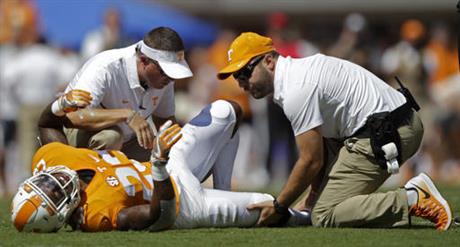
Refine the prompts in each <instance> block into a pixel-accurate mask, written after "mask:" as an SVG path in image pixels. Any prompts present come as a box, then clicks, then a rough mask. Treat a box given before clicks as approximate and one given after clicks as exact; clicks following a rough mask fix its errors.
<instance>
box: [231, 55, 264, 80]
mask: <svg viewBox="0 0 460 247" xmlns="http://www.w3.org/2000/svg"><path fill="white" fill-rule="evenodd" d="M264 57H265V56H260V57H258V58H256V59H254V60H253V61H251V62H249V63H248V65H246V66H245V67H243V68H242V69H240V70H238V71H237V72H235V73H233V78H235V79H236V80H242V81H244V80H249V78H251V76H252V72H253V71H254V69H255V67H256V66H257V64H259V63H260V61H262V59H263V58H264Z"/></svg>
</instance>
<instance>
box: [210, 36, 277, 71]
mask: <svg viewBox="0 0 460 247" xmlns="http://www.w3.org/2000/svg"><path fill="white" fill-rule="evenodd" d="M274 50H275V48H274V47H273V41H272V39H270V38H269V37H265V36H262V35H259V34H257V33H253V32H247V33H242V34H241V35H240V36H238V37H237V38H236V39H235V40H234V41H233V42H232V44H231V45H230V49H229V50H228V54H227V55H228V65H227V66H226V67H225V68H223V69H221V70H220V71H219V73H218V74H217V78H219V79H221V80H223V79H225V78H227V77H229V76H230V75H231V74H232V73H234V72H236V71H238V70H240V69H241V68H243V67H244V66H246V64H247V63H248V62H249V61H251V59H252V58H254V57H256V56H259V55H262V54H265V53H267V52H270V51H274Z"/></svg>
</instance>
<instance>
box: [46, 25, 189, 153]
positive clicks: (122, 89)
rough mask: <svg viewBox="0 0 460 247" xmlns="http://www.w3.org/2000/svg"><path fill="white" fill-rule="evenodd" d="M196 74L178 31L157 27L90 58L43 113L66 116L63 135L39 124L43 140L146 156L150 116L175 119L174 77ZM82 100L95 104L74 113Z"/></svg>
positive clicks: (151, 136) (157, 122)
mask: <svg viewBox="0 0 460 247" xmlns="http://www.w3.org/2000/svg"><path fill="white" fill-rule="evenodd" d="M192 75H193V74H192V71H191V70H190V68H189V66H188V64H187V62H186V61H185V57H184V45H183V42H182V39H181V38H180V36H179V35H178V34H177V32H175V31H174V30H172V29H171V28H167V27H159V28H155V29H153V30H151V31H150V32H149V33H147V34H146V35H145V36H144V38H143V40H141V41H139V42H138V43H136V44H134V45H131V46H129V47H126V48H121V49H114V50H108V51H104V52H101V53H99V54H97V55H96V56H94V57H92V58H91V59H89V60H88V61H87V62H86V63H85V64H84V65H83V67H82V68H81V69H80V71H78V73H77V74H76V75H75V77H74V78H73V80H72V81H71V82H70V83H69V84H68V86H67V88H66V90H65V93H64V94H63V95H62V96H60V97H59V98H58V99H57V100H56V101H54V102H53V103H51V104H50V106H49V107H47V108H46V109H45V110H44V112H43V113H42V118H46V119H49V118H61V117H64V118H67V120H68V121H66V122H67V124H66V125H65V127H66V128H65V130H64V133H65V136H64V135H63V134H62V132H59V133H58V132H56V131H55V130H54V129H50V128H47V127H46V126H39V127H40V139H41V142H42V144H46V143H49V142H52V141H60V142H63V143H68V144H70V145H72V146H75V147H87V148H91V149H121V150H122V151H123V152H124V153H126V154H127V155H128V156H130V157H132V158H134V159H137V160H140V161H147V160H148V159H149V155H150V151H149V150H151V148H152V147H153V140H154V133H153V131H152V128H151V127H150V126H149V124H148V122H147V120H148V119H149V118H151V120H152V122H153V123H154V125H155V127H157V128H158V127H159V126H161V125H162V124H163V123H164V122H165V121H167V120H172V121H173V122H174V121H175V118H174V114H175V105H174V80H175V79H182V78H187V77H191V76H192ZM88 92H89V94H88ZM79 99H90V100H91V105H90V106H89V107H86V108H85V109H81V110H78V111H75V112H72V109H75V108H81V107H82V106H80V105H79V103H78V102H79Z"/></svg>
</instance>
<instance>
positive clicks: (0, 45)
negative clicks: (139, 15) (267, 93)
mask: <svg viewBox="0 0 460 247" xmlns="http://www.w3.org/2000/svg"><path fill="white" fill-rule="evenodd" d="M41 18H42V17H41V16H40V13H39V12H38V11H37V9H36V7H35V5H34V2H33V1H29V0H0V101H1V103H0V123H1V125H0V128H1V129H0V196H1V195H6V194H8V193H12V192H14V190H15V189H16V188H17V185H18V182H19V181H21V179H23V178H25V177H26V176H28V175H29V174H28V172H29V171H28V168H29V167H30V162H31V159H32V156H33V154H34V152H35V150H36V148H37V147H38V146H39V143H38V141H37V138H36V136H37V121H38V117H39V116H40V113H41V111H42V109H43V108H44V107H45V106H46V105H47V104H48V103H49V102H51V101H52V99H53V98H55V97H56V95H58V93H59V92H62V90H63V89H64V88H65V86H66V84H67V83H68V82H69V81H70V80H72V78H73V76H74V75H75V73H76V72H77V71H78V69H79V68H80V66H82V64H83V63H84V62H85V61H86V60H87V59H88V58H90V57H91V56H93V55H95V54H97V53H99V52H101V51H103V50H107V49H113V48H119V47H124V46H127V45H130V44H132V43H134V42H137V41H138V40H139V39H140V38H141V37H136V36H133V35H128V33H130V32H126V30H124V29H123V21H124V20H123V14H122V13H120V10H119V9H117V8H107V9H106V10H105V12H104V14H103V15H102V16H100V17H98V18H100V27H99V28H96V29H93V30H88V32H87V34H86V35H85V37H84V38H83V39H82V42H81V44H80V46H79V47H78V49H75V48H70V47H66V46H60V45H56V44H52V43H49V42H47V38H48V37H46V35H44V34H43V33H42V30H43V29H44V28H46V27H43V26H42V25H41ZM264 18H265V20H264V22H265V27H264V28H263V30H261V28H260V27H257V30H251V29H250V28H248V27H244V28H241V27H238V26H234V27H232V25H231V24H227V25H225V27H219V28H218V29H217V32H216V35H215V38H214V41H213V42H211V43H209V44H194V45H193V46H189V45H187V40H185V43H186V46H187V51H186V53H187V61H188V62H189V65H190V67H191V69H192V71H193V73H194V76H193V77H192V78H190V79H187V80H180V81H176V114H177V115H176V117H177V119H178V120H179V121H180V122H181V123H182V124H183V123H186V122H187V121H188V120H189V119H190V118H191V117H193V116H194V115H195V114H197V113H198V112H199V110H200V109H201V108H202V107H203V106H204V105H206V104H208V103H209V102H211V101H213V100H215V99H232V100H236V101H237V102H238V103H239V104H240V105H241V106H242V108H243V111H244V120H243V122H242V125H241V126H240V128H239V131H240V146H239V150H238V154H237V158H236V161H235V169H234V172H233V175H234V182H233V185H234V186H235V188H236V189H240V188H245V189H248V188H249V189H264V188H267V187H266V186H273V185H274V184H275V185H279V184H281V183H282V182H284V181H285V180H286V178H287V174H289V171H290V169H291V168H292V166H293V164H294V162H295V160H296V159H297V157H296V155H297V154H296V146H295V139H294V136H293V133H292V131H291V128H290V123H289V122H288V121H287V120H286V119H285V117H284V115H283V113H282V112H281V109H280V108H278V107H277V106H275V105H274V103H273V102H272V101H271V100H254V99H252V98H250V97H248V95H247V94H246V93H244V92H243V91H242V90H241V89H240V88H238V84H237V83H236V82H235V81H234V80H233V78H231V77H230V78H229V79H227V80H225V81H218V80H217V78H216V73H217V71H218V70H219V69H220V68H222V67H224V65H225V64H226V63H227V49H228V47H229V45H230V43H231V41H232V40H233V39H234V38H235V37H236V36H237V35H238V34H239V33H240V32H242V31H258V32H262V34H264V35H268V36H270V37H271V38H272V39H273V41H274V44H275V47H276V49H277V51H278V52H279V53H280V54H282V55H283V56H291V57H304V56H309V55H312V54H315V53H318V52H320V53H323V54H327V55H331V56H336V57H339V58H343V59H347V60H350V61H352V62H354V63H357V64H359V65H361V66H363V67H365V68H367V69H368V70H370V71H372V72H373V73H375V74H376V75H378V76H379V77H380V78H382V79H384V80H385V81H386V82H388V83H389V84H391V85H393V86H394V87H398V84H397V83H396V80H395V79H394V77H395V76H398V77H399V78H400V79H401V81H402V82H403V83H404V84H405V85H406V86H407V87H408V88H409V89H410V90H411V91H412V93H413V94H414V96H415V98H416V99H417V101H418V103H419V104H420V105H421V108H422V109H421V110H420V115H421V117H422V120H423V122H424V126H425V136H424V141H423V146H422V148H421V150H420V151H419V153H418V154H417V155H416V156H415V157H414V158H412V159H411V160H409V161H408V162H407V164H406V165H404V168H403V169H402V171H401V173H400V174H399V175H397V176H392V178H391V181H390V183H391V185H393V186H395V185H398V186H399V185H400V184H402V183H404V182H405V181H406V180H407V179H408V178H409V177H412V176H413V175H414V174H415V173H418V172H421V171H425V172H427V173H428V174H430V175H431V176H432V177H433V179H435V180H437V181H440V182H445V183H460V74H459V61H458V57H457V49H458V47H457V33H458V31H459V30H458V24H456V23H455V22H452V21H449V20H442V19H439V20H430V21H425V20H424V19H423V16H422V18H419V17H418V16H413V17H408V18H404V20H401V21H388V20H384V21H380V22H375V21H374V22H372V23H370V22H369V21H368V20H367V19H366V16H365V15H364V14H360V13H350V14H347V15H345V16H344V17H343V19H342V20H341V23H340V30H339V31H338V32H336V31H334V32H332V31H331V32H326V35H322V37H321V38H320V39H315V35H311V34H312V33H314V30H316V29H325V28H327V26H321V25H317V24H315V23H313V24H311V25H310V24H309V23H310V22H309V21H308V17H306V20H304V22H299V21H298V20H297V21H295V22H294V21H292V20H291V18H290V16H289V14H287V13H283V12H272V13H267V14H266V16H265V17H264ZM75 21H76V22H78V20H75ZM153 27H155V24H152V28H153ZM249 27H250V25H249ZM323 33H324V32H323ZM179 34H180V32H179Z"/></svg>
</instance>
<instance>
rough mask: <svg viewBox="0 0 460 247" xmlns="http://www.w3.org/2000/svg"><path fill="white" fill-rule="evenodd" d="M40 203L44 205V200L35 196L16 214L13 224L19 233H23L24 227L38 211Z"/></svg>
mask: <svg viewBox="0 0 460 247" xmlns="http://www.w3.org/2000/svg"><path fill="white" fill-rule="evenodd" d="M40 203H42V199H41V198H40V197H39V196H33V197H31V198H30V199H27V201H26V202H24V204H22V206H21V209H19V212H18V213H17V214H16V217H15V218H14V222H13V223H14V226H15V227H16V229H18V231H22V230H23V229H24V226H25V225H26V224H27V223H28V222H29V219H30V217H31V216H32V215H33V213H34V212H35V211H37V209H38V207H39V206H40Z"/></svg>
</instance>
